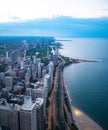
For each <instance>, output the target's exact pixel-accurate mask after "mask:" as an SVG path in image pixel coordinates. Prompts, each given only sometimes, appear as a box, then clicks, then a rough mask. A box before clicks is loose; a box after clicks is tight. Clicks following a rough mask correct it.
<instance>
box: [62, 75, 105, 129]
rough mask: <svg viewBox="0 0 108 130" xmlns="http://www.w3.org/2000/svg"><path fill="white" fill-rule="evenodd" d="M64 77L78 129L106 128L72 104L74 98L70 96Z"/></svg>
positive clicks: (73, 117)
mask: <svg viewBox="0 0 108 130" xmlns="http://www.w3.org/2000/svg"><path fill="white" fill-rule="evenodd" d="M63 79H64V88H65V91H66V93H67V97H68V101H69V104H70V107H71V114H72V115H71V116H72V119H73V122H74V124H75V125H76V126H77V128H78V130H104V129H103V128H102V127H101V126H100V125H99V124H98V123H96V122H95V121H94V120H93V119H91V118H90V117H89V116H88V115H87V114H85V113H84V112H82V111H81V110H79V109H78V108H76V107H75V106H74V105H72V98H71V96H70V93H69V90H68V86H67V84H66V82H65V78H64V76H63Z"/></svg>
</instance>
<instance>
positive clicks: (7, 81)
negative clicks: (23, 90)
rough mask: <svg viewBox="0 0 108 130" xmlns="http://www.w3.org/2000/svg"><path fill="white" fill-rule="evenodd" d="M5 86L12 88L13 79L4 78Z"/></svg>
mask: <svg viewBox="0 0 108 130" xmlns="http://www.w3.org/2000/svg"><path fill="white" fill-rule="evenodd" d="M5 85H6V87H7V88H12V87H13V78H12V76H6V77H5Z"/></svg>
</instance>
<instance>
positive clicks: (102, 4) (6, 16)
mask: <svg viewBox="0 0 108 130" xmlns="http://www.w3.org/2000/svg"><path fill="white" fill-rule="evenodd" d="M56 16H71V17H74V18H99V17H108V1H107V0H91V1H89V0H82V1H80V0H76V1H74V0H68V1H65V0H59V1H58V0H54V1H52V0H46V1H42V0H10V1H6V0H4V1H2V0H0V23H6V22H22V21H28V20H35V19H40V18H53V17H56Z"/></svg>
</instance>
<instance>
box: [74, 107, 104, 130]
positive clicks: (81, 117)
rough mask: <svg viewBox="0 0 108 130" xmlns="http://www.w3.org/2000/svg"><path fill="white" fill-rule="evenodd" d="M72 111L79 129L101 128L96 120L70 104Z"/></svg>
mask: <svg viewBox="0 0 108 130" xmlns="http://www.w3.org/2000/svg"><path fill="white" fill-rule="evenodd" d="M72 113H73V117H74V120H75V123H76V125H77V126H78V128H79V130H103V128H101V127H100V126H99V125H98V124H97V123H96V122H94V121H93V120H92V119H91V118H89V117H88V116H87V115H85V114H84V113H83V112H81V111H80V110H78V109H77V108H76V107H74V106H72Z"/></svg>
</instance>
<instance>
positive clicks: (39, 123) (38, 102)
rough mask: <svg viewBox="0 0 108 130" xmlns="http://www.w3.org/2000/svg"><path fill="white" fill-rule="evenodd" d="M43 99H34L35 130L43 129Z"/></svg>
mask: <svg viewBox="0 0 108 130" xmlns="http://www.w3.org/2000/svg"><path fill="white" fill-rule="evenodd" d="M43 104H44V99H43V98H37V99H36V114H37V115H36V118H37V120H36V121H37V130H44V105H43Z"/></svg>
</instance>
